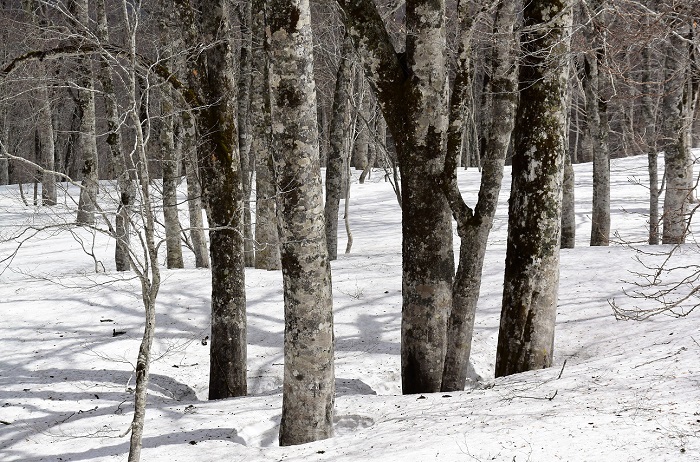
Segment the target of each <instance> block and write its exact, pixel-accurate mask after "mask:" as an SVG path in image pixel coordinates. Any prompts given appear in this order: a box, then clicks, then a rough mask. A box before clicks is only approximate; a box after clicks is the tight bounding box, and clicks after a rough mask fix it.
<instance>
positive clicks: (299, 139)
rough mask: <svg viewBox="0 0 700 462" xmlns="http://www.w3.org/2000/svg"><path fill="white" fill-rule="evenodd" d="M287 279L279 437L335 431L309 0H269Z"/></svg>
mask: <svg viewBox="0 0 700 462" xmlns="http://www.w3.org/2000/svg"><path fill="white" fill-rule="evenodd" d="M267 8H268V9H267V15H268V16H267V17H268V25H267V27H268V44H269V49H268V57H269V60H270V96H271V108H272V121H273V123H272V127H273V128H272V139H273V148H274V152H275V153H276V155H275V162H276V165H275V170H276V172H277V183H278V185H279V193H278V199H277V204H278V217H279V220H280V221H279V232H280V240H281V242H282V275H283V284H284V323H285V328H284V392H283V398H282V422H281V423H280V445H282V446H286V445H292V444H301V443H306V442H309V441H315V440H319V439H323V438H328V437H330V436H332V435H333V401H334V392H335V378H334V368H333V343H334V342H333V310H332V307H333V303H332V296H331V268H330V262H329V261H328V252H327V250H326V238H325V233H324V223H323V189H322V187H321V168H320V159H319V148H318V124H317V115H316V90H315V86H314V80H313V78H314V76H313V43H312V37H311V15H310V11H309V2H308V0H270V1H269V2H268V3H267Z"/></svg>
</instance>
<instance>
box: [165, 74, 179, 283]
mask: <svg viewBox="0 0 700 462" xmlns="http://www.w3.org/2000/svg"><path fill="white" fill-rule="evenodd" d="M170 93H171V90H170V88H169V87H168V86H165V87H163V88H162V90H161V119H160V153H161V164H162V167H163V224H164V227H165V251H166V266H167V267H168V268H171V269H172V268H184V267H185V264H184V262H183V260H182V245H181V244H180V230H181V226H180V216H179V213H178V208H177V182H178V178H179V174H178V164H179V161H180V160H179V159H178V158H177V154H176V152H175V133H174V131H175V124H174V120H173V118H174V115H173V110H174V108H173V104H172V95H171V94H170Z"/></svg>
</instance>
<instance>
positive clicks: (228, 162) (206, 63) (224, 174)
mask: <svg viewBox="0 0 700 462" xmlns="http://www.w3.org/2000/svg"><path fill="white" fill-rule="evenodd" d="M176 12H177V13H178V14H180V15H181V16H180V18H178V22H179V23H180V24H183V26H184V27H185V32H186V37H187V42H188V43H187V45H188V47H190V51H191V53H192V56H191V57H190V58H191V59H190V60H189V62H190V65H191V66H192V68H191V69H189V70H188V72H187V76H188V79H189V83H190V86H191V88H192V89H193V92H191V93H188V95H186V97H188V98H189V100H188V103H189V104H190V106H191V107H193V108H197V110H198V112H197V118H196V122H197V125H198V127H197V128H198V133H199V134H200V139H199V143H198V149H197V157H198V164H199V167H200V175H201V181H202V183H201V184H202V195H203V197H204V200H205V203H206V208H207V214H208V218H209V251H210V257H211V273H212V296H211V309H212V318H211V347H210V366H209V372H210V375H209V399H221V398H228V397H232V396H242V395H245V394H246V393H247V374H246V364H247V360H246V359H247V358H246V356H247V344H246V330H247V329H246V307H245V300H246V298H245V265H244V260H243V186H242V178H241V176H242V173H241V165H240V155H239V151H238V131H237V130H236V113H237V104H236V87H235V84H234V81H233V75H232V69H233V55H232V50H231V46H230V43H229V41H228V40H227V39H228V37H229V36H230V35H229V34H230V23H229V3H228V2H227V1H225V0H217V1H216V2H215V3H214V4H211V3H210V2H207V3H205V2H202V1H198V2H195V5H194V8H192V7H191V6H190V4H189V2H188V1H185V0H178V4H177V9H176ZM195 12H197V13H196V14H195ZM202 43H204V44H206V45H208V47H207V48H206V49H205V50H204V51H200V50H199V49H198V46H199V45H200V44H202Z"/></svg>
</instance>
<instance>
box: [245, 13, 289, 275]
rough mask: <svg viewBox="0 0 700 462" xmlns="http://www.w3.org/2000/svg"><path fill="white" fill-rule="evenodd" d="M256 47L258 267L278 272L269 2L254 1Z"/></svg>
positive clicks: (253, 154)
mask: <svg viewBox="0 0 700 462" xmlns="http://www.w3.org/2000/svg"><path fill="white" fill-rule="evenodd" d="M252 9H253V11H252V14H253V18H252V20H253V23H252V34H253V48H252V72H253V79H252V87H251V104H250V125H251V134H252V138H253V140H252V143H251V158H254V159H255V243H256V249H255V267H256V268H260V269H266V270H278V269H280V268H281V267H282V266H281V265H282V264H281V262H280V247H279V238H278V233H277V201H276V194H277V186H276V183H275V175H274V168H273V160H272V147H271V144H272V131H271V121H270V90H269V83H268V69H267V55H266V52H265V47H264V42H265V1H264V0H253V5H252Z"/></svg>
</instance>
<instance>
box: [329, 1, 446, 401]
mask: <svg viewBox="0 0 700 462" xmlns="http://www.w3.org/2000/svg"><path fill="white" fill-rule="evenodd" d="M338 3H339V5H340V6H341V7H342V8H343V10H344V11H345V20H346V27H348V28H349V29H350V36H351V37H352V39H353V41H354V43H355V47H356V48H357V49H358V51H359V54H360V57H361V59H362V62H363V65H364V68H365V75H366V78H368V79H369V81H370V83H371V85H372V87H373V88H375V89H376V97H377V100H378V101H379V103H380V105H381V107H382V112H383V114H384V117H385V119H386V121H387V126H388V127H389V130H390V131H391V134H392V137H393V139H394V143H395V146H396V151H397V153H398V160H399V165H400V167H401V192H402V195H401V203H402V216H403V220H402V259H403V273H402V280H403V304H402V322H401V377H402V386H403V392H404V393H407V394H408V393H423V392H435V391H439V390H440V385H441V382H442V371H443V367H444V361H445V352H446V337H447V317H448V314H449V311H450V309H451V306H452V279H453V277H454V255H453V251H452V223H451V219H450V210H449V206H448V203H447V200H446V199H445V196H444V194H443V192H442V190H441V189H440V188H436V187H435V185H436V184H439V181H440V178H441V176H442V172H443V170H444V160H445V154H444V153H445V150H444V146H445V142H446V133H447V125H448V123H447V93H448V91H447V69H446V56H445V55H446V43H445V42H446V41H445V25H444V17H445V10H444V2H443V1H441V0H438V1H432V0H409V1H407V2H406V25H407V31H408V34H407V39H406V57H407V58H406V63H405V65H402V63H400V62H399V59H398V56H397V54H396V51H395V49H394V47H393V46H392V43H391V40H390V38H389V36H388V34H387V32H386V29H385V27H384V24H383V22H382V20H381V17H380V16H379V13H378V11H377V9H376V7H375V5H374V3H373V2H372V1H371V0H358V1H352V2H351V1H347V0H339V1H338Z"/></svg>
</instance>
